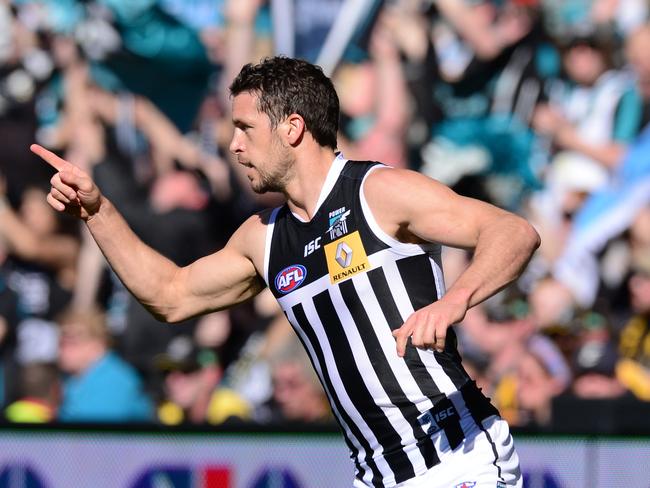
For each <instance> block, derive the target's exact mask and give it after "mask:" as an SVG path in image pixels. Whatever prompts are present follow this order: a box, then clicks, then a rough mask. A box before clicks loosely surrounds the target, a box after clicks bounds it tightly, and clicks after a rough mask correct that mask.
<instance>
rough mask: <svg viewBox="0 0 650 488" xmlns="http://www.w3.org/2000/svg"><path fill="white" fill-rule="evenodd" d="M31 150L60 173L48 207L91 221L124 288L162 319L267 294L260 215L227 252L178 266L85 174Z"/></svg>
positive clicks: (247, 224)
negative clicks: (132, 225)
mask: <svg viewBox="0 0 650 488" xmlns="http://www.w3.org/2000/svg"><path fill="white" fill-rule="evenodd" d="M31 149H32V151H33V152H34V153H35V154H37V155H38V156H40V157H42V158H43V159H44V160H45V161H46V162H48V163H49V164H50V165H51V166H52V167H54V168H55V169H56V170H57V173H56V174H55V175H54V176H53V177H52V179H51V181H50V182H51V185H52V189H51V190H50V193H49V194H48V196H47V200H48V202H49V204H50V205H51V206H52V207H53V208H54V209H56V210H58V211H61V212H67V213H70V214H72V215H76V216H77V217H79V218H81V219H82V220H84V221H85V222H86V225H87V226H88V229H89V230H90V233H91V234H92V236H93V238H94V239H95V241H96V242H97V244H98V245H99V248H100V249H101V250H102V253H103V254H104V256H106V259H107V261H108V262H109V264H110V265H111V267H112V268H113V269H114V270H115V272H116V273H117V275H118V276H119V278H120V279H121V280H122V282H123V283H124V285H125V286H126V287H127V288H128V289H129V291H130V292H131V293H132V294H133V295H134V296H135V297H136V298H137V299H138V301H140V302H141V303H142V304H143V305H144V306H145V307H146V308H147V309H148V310H149V311H150V312H151V313H152V314H153V315H154V316H155V317H156V318H158V319H159V320H162V321H166V322H178V321H181V320H185V319H187V318H190V317H193V316H195V315H198V314H201V313H205V312H209V311H214V310H219V309H223V308H227V307H229V306H231V305H235V304H237V303H241V302H243V301H245V300H246V299H248V298H250V297H252V296H254V295H255V294H257V293H259V292H260V291H261V290H262V289H263V287H264V283H263V281H262V279H261V277H260V275H259V273H258V272H257V269H258V268H259V266H260V263H261V260H262V252H263V246H264V244H263V243H264V233H265V226H264V223H263V222H262V219H261V217H260V216H257V215H255V216H253V217H251V218H250V219H249V220H248V221H246V222H245V223H244V224H243V225H242V226H241V227H240V228H239V229H238V230H237V232H235V234H234V235H233V236H232V238H231V239H230V241H229V242H228V244H227V245H226V246H225V247H224V248H223V249H222V250H220V251H218V252H216V253H214V254H211V255H209V256H206V257H203V258H201V259H199V260H197V261H195V262H194V263H192V264H190V265H188V266H185V267H179V266H177V265H176V264H174V263H173V262H172V261H170V260H169V259H167V258H165V257H164V256H162V255H161V254H159V253H158V252H156V251H155V250H153V249H152V248H151V247H149V246H147V245H146V244H145V243H144V242H142V241H141V240H140V239H139V238H138V237H137V235H136V234H135V233H134V232H133V231H132V230H131V228H130V227H129V225H128V224H127V222H126V221H125V220H124V218H123V217H122V215H121V214H120V213H119V212H118V211H117V209H116V208H115V207H114V206H113V204H112V203H111V202H110V201H109V200H108V199H107V198H106V197H104V196H103V195H102V194H101V192H100V191H99V189H98V188H97V186H96V185H95V183H94V182H93V181H92V179H91V178H90V177H89V176H88V175H87V174H86V173H85V172H83V171H82V170H80V169H79V168H77V167H75V166H74V165H72V164H70V163H68V162H67V161H65V160H63V159H61V158H59V157H58V156H56V155H55V154H53V153H51V152H50V151H47V150H46V149H44V148H42V147H40V146H38V145H33V146H32V147H31ZM254 263H257V267H256V264H254Z"/></svg>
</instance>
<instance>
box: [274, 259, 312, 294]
mask: <svg viewBox="0 0 650 488" xmlns="http://www.w3.org/2000/svg"><path fill="white" fill-rule="evenodd" d="M306 277H307V269H306V268H305V267H304V266H303V265H302V264H293V265H291V266H287V267H286V268H284V269H283V270H282V271H280V272H279V273H278V274H277V276H276V277H275V288H276V289H277V290H278V291H279V292H281V293H289V292H290V291H293V290H295V289H296V288H298V287H299V286H300V285H301V284H302V282H303V281H305V278H306Z"/></svg>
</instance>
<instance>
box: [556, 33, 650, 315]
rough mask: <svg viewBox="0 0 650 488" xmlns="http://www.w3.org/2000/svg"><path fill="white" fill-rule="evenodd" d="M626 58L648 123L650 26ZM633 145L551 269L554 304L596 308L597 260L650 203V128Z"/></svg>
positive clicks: (583, 211)
mask: <svg viewBox="0 0 650 488" xmlns="http://www.w3.org/2000/svg"><path fill="white" fill-rule="evenodd" d="M626 46H627V56H628V58H629V60H630V63H631V65H632V67H633V69H634V71H635V73H636V76H637V87H638V90H639V92H640V94H641V96H642V97H643V99H644V107H645V109H644V118H645V119H647V117H648V110H647V105H648V103H649V102H650V62H648V56H647V53H648V50H649V49H650V24H646V25H644V26H643V27H642V28H640V29H639V30H637V31H636V32H635V33H634V34H633V35H632V36H631V37H630V38H629V39H628V42H627V45H626ZM644 124H645V126H644V128H643V130H642V131H641V133H640V134H639V136H638V137H637V138H636V139H635V140H634V141H633V142H632V143H631V144H630V145H629V147H628V149H627V152H626V154H625V157H624V158H623V160H622V161H621V162H620V163H619V164H618V165H617V167H616V169H615V171H614V174H613V176H612V180H611V182H610V183H609V184H607V185H606V186H604V187H603V188H601V189H600V190H598V191H596V192H594V193H593V194H592V195H591V196H590V197H589V198H588V199H587V200H586V202H585V203H584V205H583V206H582V208H581V209H580V211H579V212H578V213H577V214H576V215H575V217H574V219H573V223H572V228H571V232H570V234H569V237H568V239H567V244H566V246H565V248H564V250H563V252H562V253H561V256H560V257H559V259H558V260H557V261H556V263H555V265H554V267H553V271H552V274H553V278H554V281H553V282H551V283H549V286H548V287H547V291H548V292H549V296H550V295H552V296H553V298H552V300H551V301H556V302H564V303H567V302H569V301H571V300H572V301H574V302H575V303H576V304H577V305H578V306H580V307H583V308H587V307H590V306H592V305H593V303H594V302H595V300H596V297H597V295H598V291H599V288H600V283H601V275H600V274H601V273H600V268H599V262H598V258H597V255H598V253H599V252H601V251H602V250H603V249H604V248H605V246H606V245H607V243H608V242H609V241H610V240H611V239H613V238H614V237H616V236H617V235H619V234H620V233H622V232H624V231H625V230H626V229H627V228H628V227H629V226H630V224H631V223H632V220H633V219H634V216H635V215H636V213H637V211H638V210H639V209H640V208H642V207H644V206H645V205H647V203H648V201H650V158H648V151H649V147H650V123H648V120H644Z"/></svg>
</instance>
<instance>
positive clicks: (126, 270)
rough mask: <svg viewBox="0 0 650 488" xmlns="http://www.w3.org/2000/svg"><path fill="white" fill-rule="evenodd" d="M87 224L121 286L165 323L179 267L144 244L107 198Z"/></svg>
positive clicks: (103, 198) (103, 199)
mask: <svg viewBox="0 0 650 488" xmlns="http://www.w3.org/2000/svg"><path fill="white" fill-rule="evenodd" d="M86 224H87V226H88V229H89V230H90V233H91V234H92V236H93V238H94V239H95V241H96V242H97V245H98V246H99V248H100V249H101V251H102V253H103V254H104V256H105V257H106V259H107V261H108V263H109V264H110V266H111V267H112V268H113V270H114V271H115V273H116V274H117V275H118V277H119V278H120V280H121V281H122V283H124V285H125V286H126V287H127V288H128V290H129V291H130V292H131V293H132V294H133V295H134V296H135V297H136V298H137V299H138V301H139V302H140V303H142V304H143V305H144V306H145V307H146V308H147V309H148V310H149V311H150V312H151V313H152V314H153V315H154V316H156V318H158V319H160V320H166V317H167V316H168V312H169V309H170V308H171V306H172V304H171V303H170V302H171V300H169V298H168V297H169V292H168V291H167V290H168V289H169V286H168V285H169V284H170V283H172V281H173V278H174V276H175V275H176V273H177V271H178V269H179V268H178V266H176V264H174V263H173V262H172V261H170V260H169V259H167V258H166V257H164V256H163V255H162V254H160V253H158V252H156V251H155V250H154V249H152V248H151V247H149V246H147V245H146V244H145V243H144V242H142V240H141V239H140V238H139V237H138V236H137V235H136V234H135V233H134V232H133V230H131V228H130V227H129V225H128V223H127V222H126V220H125V219H124V217H123V216H122V215H121V214H120V213H119V212H118V211H117V209H116V208H115V207H114V206H113V204H112V203H111V202H110V201H109V200H108V199H106V198H105V197H102V202H101V208H100V211H99V212H97V213H96V214H94V215H93V216H92V217H90V218H89V219H88V220H87V222H86Z"/></svg>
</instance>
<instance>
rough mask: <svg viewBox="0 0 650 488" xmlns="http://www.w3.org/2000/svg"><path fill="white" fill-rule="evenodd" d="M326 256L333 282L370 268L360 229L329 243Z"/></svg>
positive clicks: (326, 247)
mask: <svg viewBox="0 0 650 488" xmlns="http://www.w3.org/2000/svg"><path fill="white" fill-rule="evenodd" d="M325 258H326V259H327V270H328V271H329V274H330V281H331V282H332V284H334V283H339V282H340V281H343V280H346V279H348V278H350V277H351V276H354V275H355V274H357V273H362V272H364V271H368V270H369V269H370V263H369V262H368V256H367V255H366V250H365V249H364V248H363V244H362V243H361V236H360V235H359V231H354V232H353V233H352V234H349V235H347V236H344V237H342V238H340V239H338V240H336V241H334V242H330V243H329V244H327V245H326V246H325Z"/></svg>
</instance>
